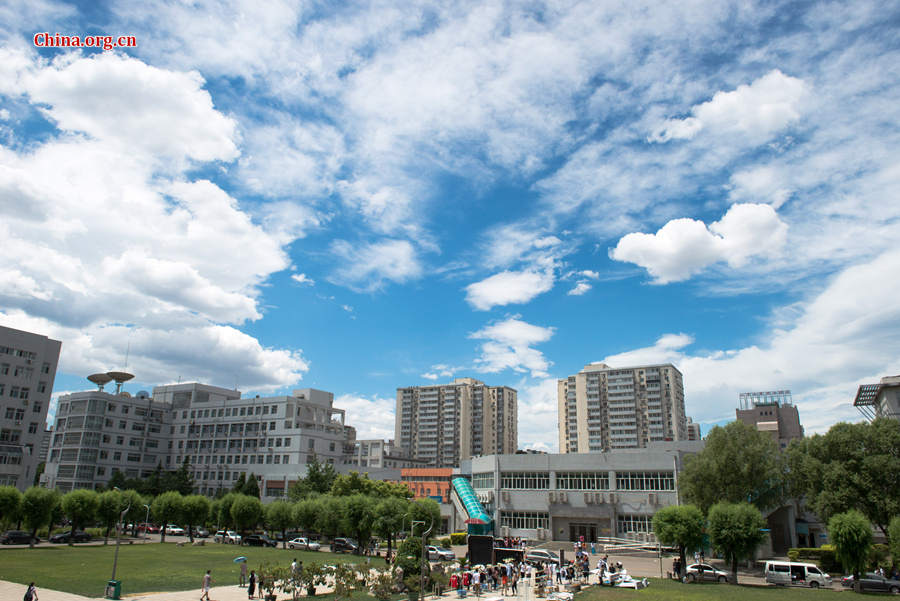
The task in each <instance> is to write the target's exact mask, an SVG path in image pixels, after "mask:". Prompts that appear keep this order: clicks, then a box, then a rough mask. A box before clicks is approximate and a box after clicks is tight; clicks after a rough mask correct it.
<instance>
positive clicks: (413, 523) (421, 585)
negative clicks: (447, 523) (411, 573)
mask: <svg viewBox="0 0 900 601" xmlns="http://www.w3.org/2000/svg"><path fill="white" fill-rule="evenodd" d="M416 524H422V526H424V525H425V522H424V521H421V520H412V521H410V523H409V528H410V535H411V536H414V535H415V532H416ZM433 528H434V518H433V517H432V519H431V525H430V526H429V527H428V530H425V531H424V532H422V563H421V564H419V599H421V600H423V601H424V599H425V569H424V566H426V565H428V564H427V563H426V562H427V560H426V559H425V542H426V541H427V540H428V535H429V534H431V530H432V529H433ZM430 568H431V566H430V565H429V571H430Z"/></svg>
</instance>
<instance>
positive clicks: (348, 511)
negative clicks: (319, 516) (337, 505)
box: [341, 494, 376, 553]
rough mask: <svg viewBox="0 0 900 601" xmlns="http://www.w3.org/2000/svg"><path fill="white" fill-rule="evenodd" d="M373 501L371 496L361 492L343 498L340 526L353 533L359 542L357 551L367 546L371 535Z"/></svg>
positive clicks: (373, 512) (373, 511)
mask: <svg viewBox="0 0 900 601" xmlns="http://www.w3.org/2000/svg"><path fill="white" fill-rule="evenodd" d="M375 503H376V501H375V499H374V498H373V497H370V496H368V495H363V494H355V495H350V496H349V497H346V499H345V500H344V503H343V510H344V511H343V515H342V518H341V527H342V528H343V530H344V531H346V532H352V533H353V534H354V535H355V537H356V540H357V542H359V548H358V549H357V550H356V552H357V553H360V552H362V550H363V549H364V548H366V547H367V546H368V544H369V538H370V537H371V536H372V527H373V526H374V522H375Z"/></svg>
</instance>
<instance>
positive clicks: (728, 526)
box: [709, 502, 766, 584]
mask: <svg viewBox="0 0 900 601" xmlns="http://www.w3.org/2000/svg"><path fill="white" fill-rule="evenodd" d="M765 527H766V521H765V519H763V516H762V514H761V513H760V512H759V509H757V508H756V507H754V506H753V505H751V504H750V503H747V502H744V503H716V504H715V505H713V506H712V507H711V508H710V510H709V540H710V542H711V543H712V545H713V547H715V548H716V549H718V550H719V551H720V552H721V553H722V554H723V555H724V556H725V560H726V561H729V562H730V563H731V582H732V584H737V566H738V561H740V560H741V559H744V558H747V557H751V556H752V555H753V553H754V552H755V551H756V548H757V547H758V546H759V545H760V544H761V543H762V542H763V541H764V540H765V539H766V533H765V532H763V529H764V528H765Z"/></svg>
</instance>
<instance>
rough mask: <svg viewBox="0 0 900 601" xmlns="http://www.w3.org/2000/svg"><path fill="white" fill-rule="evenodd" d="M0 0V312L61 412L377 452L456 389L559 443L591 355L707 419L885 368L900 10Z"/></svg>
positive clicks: (825, 399) (812, 404) (899, 265)
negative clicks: (223, 412) (241, 401)
mask: <svg viewBox="0 0 900 601" xmlns="http://www.w3.org/2000/svg"><path fill="white" fill-rule="evenodd" d="M6 5H7V10H4V11H0V165H2V166H3V169H2V171H0V238H2V239H3V240H4V255H3V264H2V265H0V325H3V326H6V327H11V328H16V329H20V330H25V331H28V332H35V333H38V334H41V335H45V336H49V337H50V338H52V339H54V340H60V341H62V349H61V353H60V358H59V366H58V372H57V376H56V380H55V382H56V384H55V388H54V397H58V396H59V395H60V394H64V393H67V392H74V391H81V390H87V389H89V388H90V385H89V384H87V383H86V381H85V380H84V377H85V376H86V375H88V374H90V373H94V372H106V371H108V370H114V369H125V368H127V371H129V372H131V373H134V374H135V379H134V380H133V381H131V382H129V383H127V384H126V389H127V390H129V391H132V392H136V391H139V390H142V389H143V390H150V389H152V388H153V387H154V386H161V385H166V384H172V383H176V382H179V381H181V382H201V383H206V384H210V385H215V386H220V387H226V388H237V389H240V390H241V391H242V392H243V393H244V394H246V395H255V394H261V395H270V394H271V395H278V394H286V393H289V392H290V391H291V390H293V389H296V388H307V387H311V388H318V389H324V390H329V391H333V392H334V395H335V399H334V403H335V406H339V407H342V408H345V409H346V411H347V421H348V423H351V424H354V425H356V426H357V427H358V428H359V430H358V437H359V438H360V439H362V440H366V439H375V438H381V439H389V438H392V437H393V431H394V406H395V404H396V389H397V388H398V387H404V386H413V385H425V384H429V383H449V382H452V381H453V380H454V379H455V378H459V377H471V378H477V379H480V380H483V381H486V382H498V383H502V384H503V385H505V386H509V387H511V388H513V389H515V390H516V391H517V393H518V405H519V411H518V414H519V420H518V444H519V447H521V448H534V449H538V450H546V451H555V450H557V448H558V429H557V424H558V418H557V380H558V379H561V378H566V377H567V376H569V375H571V374H574V373H576V372H577V371H578V370H579V369H580V368H581V367H582V366H584V365H586V364H589V363H594V362H603V363H606V364H608V365H610V366H612V367H616V366H628V365H653V364H664V363H671V364H672V365H674V366H675V367H677V369H678V370H679V371H680V372H681V373H682V374H683V381H684V402H685V413H686V414H687V415H688V416H691V417H692V418H693V420H694V421H695V422H696V423H700V424H702V425H703V428H704V430H705V429H708V428H709V427H711V426H712V425H714V424H718V423H724V422H727V421H731V420H733V419H734V411H735V408H736V406H737V404H738V394H739V393H740V392H744V391H747V390H781V389H790V390H791V391H792V393H793V400H794V405H795V406H796V408H797V410H798V411H799V415H800V420H801V421H802V423H803V426H804V428H805V430H806V432H807V433H815V432H823V431H825V430H827V429H828V427H829V426H830V425H831V424H833V423H835V422H837V421H840V420H849V421H859V420H860V419H863V418H862V416H861V415H860V414H859V413H858V412H857V410H856V409H855V408H854V407H853V404H852V403H853V399H854V396H855V394H856V391H857V389H858V387H859V386H860V385H863V384H871V383H873V382H878V381H879V380H880V379H881V378H882V377H885V376H894V375H897V374H900V360H898V357H897V353H896V340H897V339H898V337H900V303H898V302H897V300H896V299H897V298H898V297H900V280H898V278H896V277H891V276H892V275H893V274H896V273H898V272H900V250H898V248H897V244H896V240H897V238H898V232H900V226H898V224H900V202H897V189H898V184H900V176H898V173H900V171H898V169H897V157H898V156H900V134H898V133H897V131H896V128H894V127H890V126H886V125H885V124H891V123H897V122H898V121H900V82H898V80H897V78H896V77H895V76H894V73H895V71H896V67H895V65H897V64H900V48H898V44H897V36H896V23H897V21H898V19H900V6H897V5H885V4H884V3H879V2H875V1H871V2H869V1H865V0H860V1H858V2H853V3H847V4H821V3H812V4H796V3H787V2H776V3H774V4H773V3H766V2H758V3H755V2H719V1H712V0H708V1H701V2H698V3H694V4H683V3H653V4H647V5H645V6H643V7H642V6H640V5H628V6H620V5H609V4H608V3H602V2H600V3H582V4H575V5H563V4H556V3H553V2H546V3H538V4H534V3H511V4H510V3H505V4H500V3H491V2H487V3H484V2H478V3H452V4H446V3H445V4H434V5H421V4H413V5H410V4H409V3H393V4H391V3H387V4H379V5H378V7H377V8H373V7H371V6H369V5H356V4H340V3H338V4H324V5H316V6H315V8H311V7H310V6H308V5H303V4H300V3H291V2H281V3H274V4H273V3H255V4H253V3H251V4H246V3H238V2H224V3H220V4H217V5H216V8H215V9H212V8H211V7H207V6H206V5H205V4H204V3H180V2H170V1H163V0H160V1H151V2H134V1H133V0H125V1H123V2H116V3H96V2H87V1H74V0H73V1H64V0H59V1H58V0H47V1H45V2H39V3H36V2H29V1H27V0H11V2H7V3H6ZM40 32H48V33H49V34H50V35H51V36H52V35H54V34H55V32H60V33H61V35H73V36H74V35H77V36H82V37H84V36H97V35H109V36H114V37H115V36H127V37H129V39H130V37H133V38H134V41H135V44H134V45H132V44H131V43H128V44H124V45H120V46H119V47H118V48H114V49H110V50H106V51H104V50H100V49H93V48H84V49H71V48H50V47H45V46H44V45H43V43H42V44H41V45H40V46H38V45H36V44H35V34H36V33H40ZM221 32H231V35H229V36H227V38H226V37H223V36H222V35H221ZM54 39H55V38H54ZM53 410H54V409H53V408H52V407H51V413H52V411H53Z"/></svg>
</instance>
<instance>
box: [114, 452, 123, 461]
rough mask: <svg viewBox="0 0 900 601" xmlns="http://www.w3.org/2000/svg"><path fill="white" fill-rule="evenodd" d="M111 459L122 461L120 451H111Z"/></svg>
mask: <svg viewBox="0 0 900 601" xmlns="http://www.w3.org/2000/svg"><path fill="white" fill-rule="evenodd" d="M113 461H122V453H121V451H116V452H115V453H113Z"/></svg>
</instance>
